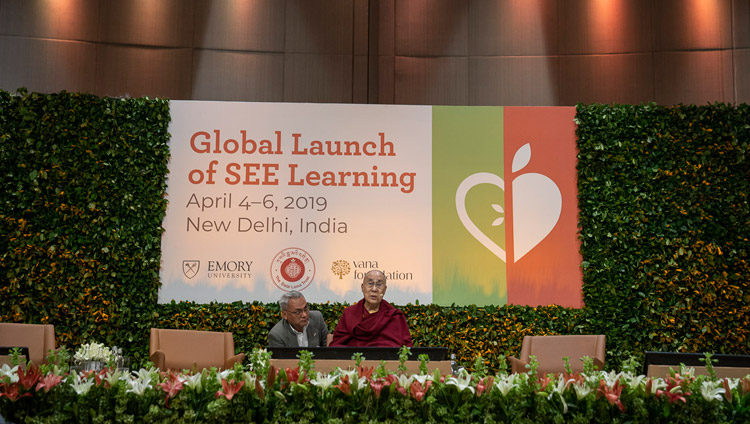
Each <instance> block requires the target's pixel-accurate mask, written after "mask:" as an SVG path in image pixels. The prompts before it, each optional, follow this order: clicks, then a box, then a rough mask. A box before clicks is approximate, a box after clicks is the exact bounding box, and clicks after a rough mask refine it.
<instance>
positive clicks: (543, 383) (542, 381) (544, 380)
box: [538, 376, 552, 391]
mask: <svg viewBox="0 0 750 424" xmlns="http://www.w3.org/2000/svg"><path fill="white" fill-rule="evenodd" d="M538 378H539V385H540V386H541V389H540V391H544V389H546V388H547V385H548V384H549V383H550V381H552V379H551V378H549V377H548V376H544V377H538Z"/></svg>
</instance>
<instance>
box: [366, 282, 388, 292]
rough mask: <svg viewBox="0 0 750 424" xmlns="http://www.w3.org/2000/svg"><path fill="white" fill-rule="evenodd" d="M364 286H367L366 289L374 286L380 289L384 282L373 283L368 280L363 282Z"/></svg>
mask: <svg viewBox="0 0 750 424" xmlns="http://www.w3.org/2000/svg"><path fill="white" fill-rule="evenodd" d="M365 287H367V288H368V289H371V288H373V287H375V288H376V289H378V290H382V289H383V287H385V283H380V282H378V283H374V282H372V281H370V282H367V283H365Z"/></svg>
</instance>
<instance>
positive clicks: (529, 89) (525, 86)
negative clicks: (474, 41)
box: [469, 56, 560, 106]
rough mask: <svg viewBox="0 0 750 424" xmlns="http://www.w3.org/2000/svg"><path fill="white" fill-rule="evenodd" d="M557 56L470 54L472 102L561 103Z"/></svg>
mask: <svg viewBox="0 0 750 424" xmlns="http://www.w3.org/2000/svg"><path fill="white" fill-rule="evenodd" d="M559 79H560V66H559V60H558V58H557V57H556V56H546V57H545V56H531V57H471V58H469V104H470V105H487V106H490V105H503V106H536V105H550V104H552V105H555V104H559V101H558V96H559V92H558V91H559V90H558V88H557V87H558V86H559Z"/></svg>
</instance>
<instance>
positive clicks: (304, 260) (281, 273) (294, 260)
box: [271, 247, 315, 291]
mask: <svg viewBox="0 0 750 424" xmlns="http://www.w3.org/2000/svg"><path fill="white" fill-rule="evenodd" d="M313 277H315V261H313V258H312V256H310V254H309V253H307V252H306V251H304V250H302V249H299V248H296V247H291V248H288V249H284V250H282V251H281V252H279V253H277V254H276V256H274V257H273V260H272V261H271V280H272V281H273V283H274V284H275V285H276V287H278V288H280V289H282V290H284V291H290V290H298V291H301V290H304V289H305V288H306V287H307V286H309V285H310V283H312V280H313Z"/></svg>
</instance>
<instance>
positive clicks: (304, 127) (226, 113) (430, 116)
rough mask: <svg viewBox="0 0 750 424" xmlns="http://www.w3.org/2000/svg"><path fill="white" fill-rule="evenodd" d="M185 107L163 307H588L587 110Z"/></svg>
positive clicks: (176, 115) (176, 137)
mask: <svg viewBox="0 0 750 424" xmlns="http://www.w3.org/2000/svg"><path fill="white" fill-rule="evenodd" d="M170 104H171V113H172V122H171V126H170V130H169V131H170V134H171V154H172V156H171V162H170V168H169V169H170V174H169V179H168V184H169V187H168V200H169V206H168V208H167V216H166V218H165V220H164V228H165V232H164V236H163V240H162V261H163V262H162V267H161V281H162V287H161V290H160V292H159V300H160V302H169V301H171V300H173V299H174V300H178V301H179V300H191V301H196V302H210V301H220V302H231V301H236V300H243V301H254V300H259V301H262V302H273V301H276V300H278V298H279V296H280V295H281V294H282V293H283V292H284V291H288V290H299V291H302V292H303V293H304V294H305V296H306V298H307V299H308V301H310V302H326V301H333V302H335V301H340V302H355V301H357V300H359V299H360V298H361V297H362V294H361V290H360V283H361V280H362V277H363V275H364V273H365V272H367V271H368V270H370V269H373V268H374V269H381V270H383V271H384V272H385V273H386V276H387V277H388V292H387V293H386V296H385V298H386V299H387V300H389V301H391V302H394V303H397V304H406V303H409V302H412V303H413V302H420V303H432V302H434V303H438V304H443V305H449V304H454V303H455V304H457V305H467V304H477V305H489V304H494V305H501V304H506V303H513V304H528V305H546V304H558V305H563V306H573V307H579V306H582V295H581V284H582V283H581V271H580V263H581V257H580V254H579V243H578V238H577V213H578V208H577V202H576V167H575V164H576V144H575V124H574V122H573V118H574V115H575V108H572V107H463V106H461V107H437V106H435V107H431V106H395V105H351V104H346V105H339V104H290V103H234V102H197V101H172V102H171V103H170Z"/></svg>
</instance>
